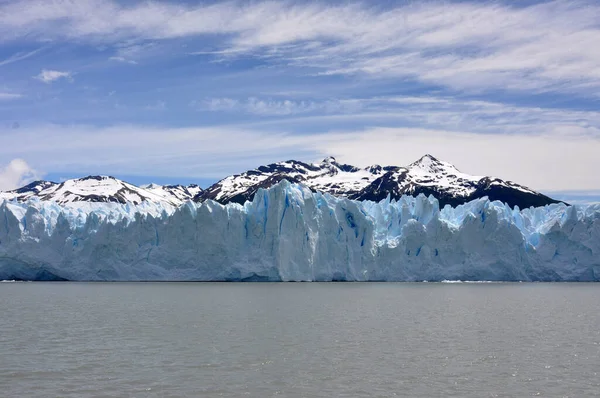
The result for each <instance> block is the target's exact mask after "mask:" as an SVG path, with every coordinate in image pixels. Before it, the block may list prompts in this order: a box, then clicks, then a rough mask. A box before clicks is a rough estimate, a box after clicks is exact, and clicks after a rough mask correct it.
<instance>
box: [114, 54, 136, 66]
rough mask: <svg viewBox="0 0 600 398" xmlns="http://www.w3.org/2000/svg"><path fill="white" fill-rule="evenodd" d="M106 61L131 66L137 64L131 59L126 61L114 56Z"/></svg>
mask: <svg viewBox="0 0 600 398" xmlns="http://www.w3.org/2000/svg"><path fill="white" fill-rule="evenodd" d="M108 59H109V60H111V61H117V62H123V63H126V64H132V65H135V64H137V61H134V60H131V59H126V58H125V57H119V56H114V57H109V58H108Z"/></svg>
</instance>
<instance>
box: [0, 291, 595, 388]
mask: <svg viewBox="0 0 600 398" xmlns="http://www.w3.org/2000/svg"><path fill="white" fill-rule="evenodd" d="M599 309H600V284H504V283H502V284H431V283H421V284H408V283H0V396H3V397H198V396H202V397H239V396H251V397H271V396H282V397H300V396H304V397H336V396H344V397H363V396H364V397H377V396H378V397H390V396H406V397H441V396H444V397H446V396H456V397H496V396H512V397H524V396H547V397H563V396H568V397H583V396H600V374H599V372H600V311H599Z"/></svg>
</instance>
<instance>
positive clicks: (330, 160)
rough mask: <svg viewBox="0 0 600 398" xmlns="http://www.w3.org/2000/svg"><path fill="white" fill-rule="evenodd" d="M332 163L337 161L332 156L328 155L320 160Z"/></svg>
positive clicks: (324, 162) (323, 162)
mask: <svg viewBox="0 0 600 398" xmlns="http://www.w3.org/2000/svg"><path fill="white" fill-rule="evenodd" d="M333 163H337V161H336V160H335V158H334V157H333V156H328V157H326V158H325V159H323V161H322V162H321V164H333Z"/></svg>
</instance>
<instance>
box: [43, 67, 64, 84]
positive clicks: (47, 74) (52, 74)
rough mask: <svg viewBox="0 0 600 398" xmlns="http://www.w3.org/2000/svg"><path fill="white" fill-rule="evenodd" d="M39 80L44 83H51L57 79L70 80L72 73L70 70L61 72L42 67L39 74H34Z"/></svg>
mask: <svg viewBox="0 0 600 398" xmlns="http://www.w3.org/2000/svg"><path fill="white" fill-rule="evenodd" d="M34 77H35V78H36V79H38V80H39V81H42V82H44V83H46V84H49V83H52V82H53V81H56V80H59V79H67V80H71V79H72V75H71V72H61V71H58V70H50V69H42V71H41V72H40V74H39V75H37V76H34Z"/></svg>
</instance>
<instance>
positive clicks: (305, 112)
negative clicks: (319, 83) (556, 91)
mask: <svg viewBox="0 0 600 398" xmlns="http://www.w3.org/2000/svg"><path fill="white" fill-rule="evenodd" d="M192 105H193V106H195V107H196V108H198V109H200V110H204V111H215V112H232V113H237V114H239V113H240V112H243V113H248V114H253V115H261V116H281V117H283V118H278V119H277V120H276V121H272V120H270V119H267V120H264V119H261V120H258V121H249V122H248V124H251V125H269V124H273V123H275V124H276V125H278V126H286V127H287V126H293V125H296V126H302V125H303V124H306V123H311V122H318V121H338V122H358V121H361V122H362V123H363V124H365V125H373V124H374V123H375V124H379V125H382V123H384V122H385V123H387V124H388V125H395V126H398V125H402V126H407V127H424V128H429V129H440V130H445V131H464V132H472V133H485V134H489V133H494V134H510V135H511V136H514V135H530V134H547V133H557V134H565V135H569V136H573V135H589V136H593V137H600V112H598V111H584V110H575V109H561V108H542V107H533V106H517V105H511V104H506V103H500V102H492V101H483V100H461V99H457V98H452V97H432V96H419V97H416V96H389V97H372V98H353V99H336V98H330V99H325V100H319V101H317V100H306V101H295V100H292V99H284V100H273V99H270V98H266V99H264V98H254V97H253V98H249V99H246V100H238V99H233V98H210V99H205V100H203V101H198V102H193V103H192Z"/></svg>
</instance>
